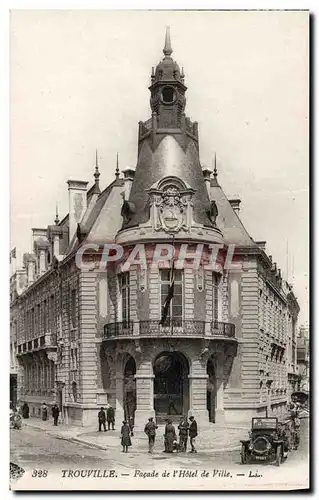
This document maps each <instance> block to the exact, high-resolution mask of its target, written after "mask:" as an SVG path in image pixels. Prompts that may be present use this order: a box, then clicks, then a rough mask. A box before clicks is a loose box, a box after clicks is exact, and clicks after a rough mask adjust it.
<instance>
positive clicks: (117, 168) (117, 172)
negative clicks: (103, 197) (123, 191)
mask: <svg viewBox="0 0 319 500" xmlns="http://www.w3.org/2000/svg"><path fill="white" fill-rule="evenodd" d="M119 176H120V169H119V154H118V153H116V170H115V177H116V178H117V179H118V178H119Z"/></svg>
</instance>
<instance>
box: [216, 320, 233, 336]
mask: <svg viewBox="0 0 319 500" xmlns="http://www.w3.org/2000/svg"><path fill="white" fill-rule="evenodd" d="M210 331H211V334H212V335H213V336H215V335H216V336H219V335H221V336H222V337H235V325H233V324H232V323H224V322H223V321H212V322H211V324H210Z"/></svg>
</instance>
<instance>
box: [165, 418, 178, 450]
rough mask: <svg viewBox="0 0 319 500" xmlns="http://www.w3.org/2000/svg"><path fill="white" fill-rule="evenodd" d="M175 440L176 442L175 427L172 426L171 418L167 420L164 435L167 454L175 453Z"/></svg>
mask: <svg viewBox="0 0 319 500" xmlns="http://www.w3.org/2000/svg"><path fill="white" fill-rule="evenodd" d="M175 440H176V431H175V427H174V425H173V424H172V420H171V419H170V418H169V419H168V420H167V424H166V426H165V433H164V442H165V450H164V451H165V453H173V450H174V441H175Z"/></svg>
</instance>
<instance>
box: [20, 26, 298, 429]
mask: <svg viewBox="0 0 319 500" xmlns="http://www.w3.org/2000/svg"><path fill="white" fill-rule="evenodd" d="M163 52H164V58H163V59H162V61H161V62H160V63H159V64H158V65H157V67H156V68H155V69H153V70H152V74H151V84H150V87H149V90H150V94H151V97H150V106H151V118H150V119H148V120H147V121H144V122H142V121H140V122H139V124H138V158H137V165H136V168H135V169H133V168H126V169H124V170H122V171H121V172H120V170H119V168H118V165H117V168H116V170H115V176H114V180H113V181H112V182H111V184H110V185H109V186H107V187H106V188H105V189H104V190H101V189H100V180H99V177H100V171H99V165H98V161H97V162H96V167H95V173H94V181H93V182H92V185H91V186H88V182H86V181H80V180H69V181H68V195H69V213H68V214H67V215H66V216H65V217H64V218H63V220H59V217H58V215H57V216H56V218H55V220H54V222H52V224H51V225H49V226H48V227H47V228H43V229H40V228H35V229H33V230H32V232H33V248H32V253H28V254H24V257H23V267H22V268H21V269H17V270H16V271H15V273H14V274H13V275H12V277H11V290H10V292H11V345H12V346H13V351H12V353H11V354H12V355H13V356H14V357H15V359H16V377H17V400H18V401H19V403H20V404H23V403H24V402H27V403H28V405H29V407H30V413H31V415H34V416H39V415H40V408H41V405H42V403H43V402H46V404H48V405H52V404H53V403H54V402H57V404H58V405H59V406H60V409H61V418H62V419H63V421H64V422H66V423H69V424H72V423H74V424H77V425H92V424H93V423H96V419H97V412H98V409H99V408H100V407H101V406H104V407H105V406H107V405H108V404H109V405H112V406H113V407H114V408H115V412H116V421H117V422H122V420H123V419H124V417H126V418H128V417H134V421H135V426H136V427H137V428H141V427H143V426H144V425H145V423H146V422H147V419H148V418H149V417H150V416H153V417H154V416H155V417H156V419H157V421H158V422H161V421H164V420H165V418H167V416H168V415H171V416H172V417H173V418H174V417H175V416H176V418H178V417H179V416H181V415H193V416H194V417H195V419H196V420H197V422H198V425H199V426H200V427H201V428H203V427H205V426H208V425H209V423H210V422H215V423H222V422H236V421H237V422H243V421H247V422H248V421H249V419H250V418H251V417H252V416H254V415H265V413H266V411H268V413H270V414H273V415H279V414H281V413H282V412H283V411H284V408H285V406H286V403H287V401H288V400H289V396H290V394H291V392H292V391H293V390H294V388H295V383H296V379H297V370H296V324H297V318H298V313H299V306H298V302H297V299H296V297H295V295H294V293H293V290H292V287H291V286H290V285H289V284H288V283H287V282H286V281H285V280H284V279H283V278H282V276H281V271H280V269H279V268H277V265H276V263H275V262H273V261H272V257H271V256H269V255H267V253H266V250H265V245H266V243H265V242H264V241H263V242H260V241H254V240H253V239H252V238H251V236H250V235H249V234H248V232H247V231H246V229H245V227H244V225H243V223H242V222H241V219H240V200H239V199H238V198H237V199H228V198H227V197H226V195H225V193H224V191H223V189H222V187H221V186H220V184H219V181H218V172H217V168H216V163H215V168H213V167H212V168H213V170H209V169H208V168H204V167H202V166H201V164H200V160H199V130H198V124H197V122H192V121H191V120H190V119H189V118H188V117H187V116H186V114H185V108H186V97H185V94H186V90H187V87H186V85H185V77H184V72H183V71H182V70H181V69H180V67H179V66H178V64H177V63H176V62H175V61H174V60H173V58H172V52H173V51H172V46H171V40H170V33H169V29H167V32H166V37H165V46H164V50H163ZM110 242H113V243H115V244H117V245H119V246H121V247H122V248H123V253H124V255H127V254H128V253H129V252H131V251H133V250H134V248H136V245H139V247H140V248H142V247H143V248H144V250H145V255H146V260H147V266H146V267H145V266H141V265H138V263H135V264H132V265H130V266H129V268H128V269H125V270H124V268H125V266H124V267H123V263H122V262H121V261H115V260H114V262H109V263H108V265H107V266H106V268H105V269H104V270H103V269H101V268H100V267H99V262H100V261H101V258H103V247H104V245H105V244H107V243H110ZM168 243H169V244H172V245H174V248H175V252H174V255H175V257H177V256H178V255H179V254H180V253H181V252H182V249H183V252H184V250H185V244H186V246H187V253H186V257H185V261H184V262H186V263H187V262H191V261H192V259H193V260H194V255H195V253H196V251H197V249H198V248H201V249H202V254H201V261H200V263H199V265H198V266H192V265H185V266H182V267H181V268H178V266H174V258H172V259H171V261H169V260H167V259H166V260H163V261H161V262H159V263H158V265H157V266H153V265H149V263H150V256H151V255H153V253H154V246H155V245H156V244H163V248H164V245H165V244H168ZM85 245H87V246H86V247H85V248H87V250H86V251H85V253H83V258H84V257H85V259H86V261H87V262H90V263H91V264H93V265H91V266H90V268H89V267H88V266H87V267H82V268H81V267H80V266H78V265H77V262H76V257H77V255H79V249H80V248H83V247H84V246H85ZM88 245H91V246H92V249H91V250H90V249H89V247H88ZM217 245H219V247H218V248H220V251H219V253H218V258H217V265H216V266H209V265H205V264H207V262H208V261H209V255H210V252H211V248H212V246H213V247H214V246H217ZM96 246H97V247H96ZM199 246H200V247H199ZM230 247H232V248H234V254H233V257H232V259H233V262H236V263H237V265H233V266H228V267H227V266H223V262H225V258H226V254H227V250H228V249H229V248H230ZM96 248H98V250H96ZM184 253H185V252H184ZM164 254H165V252H163V255H164ZM101 256H102V257H101ZM187 257H188V259H187ZM137 260H138V257H137ZM172 283H173V287H172ZM171 292H172V293H171ZM169 294H171V296H170V298H169V299H170V300H168V295H169ZM164 306H167V307H166V311H165V318H164V319H163V317H162V315H163V310H164V308H165V307H164Z"/></svg>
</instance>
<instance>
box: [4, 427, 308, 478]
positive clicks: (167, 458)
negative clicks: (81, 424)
mask: <svg viewBox="0 0 319 500" xmlns="http://www.w3.org/2000/svg"><path fill="white" fill-rule="evenodd" d="M301 422H302V428H301V444H300V449H299V450H297V451H293V452H291V453H290V455H289V457H288V460H287V462H285V463H283V464H282V467H286V466H287V465H288V464H290V465H292V464H300V463H301V462H302V463H306V462H307V459H308V443H309V435H308V429H309V421H308V419H303V420H302V421H301ZM132 441H133V446H132V447H131V448H130V450H129V453H127V454H123V453H122V452H121V449H122V447H121V445H120V439H119V440H118V446H114V445H113V446H110V448H109V449H107V450H100V449H96V448H93V447H91V446H88V445H85V444H81V443H76V442H72V441H67V440H64V439H59V438H56V437H53V436H50V435H49V434H48V433H46V432H45V431H42V430H36V429H34V428H32V427H29V426H27V425H25V426H23V427H22V429H21V430H20V431H17V430H12V431H11V458H10V460H11V462H13V463H15V464H18V465H19V466H20V467H24V468H34V469H37V468H42V469H43V468H46V469H50V468H51V469H66V468H67V469H69V468H72V467H73V468H74V467H75V466H76V467H77V468H82V469H83V468H86V467H91V468H92V467H96V468H103V469H105V468H106V469H107V468H112V469H117V468H125V469H127V468H129V469H131V468H132V469H135V468H143V467H144V468H149V467H155V466H158V465H160V464H161V465H164V463H165V464H166V463H167V464H169V465H168V467H169V468H180V467H182V468H183V467H187V468H198V467H201V468H208V469H213V468H214V467H219V468H220V467H226V466H227V467H230V466H235V465H236V466H238V465H239V463H240V462H239V451H232V452H230V451H225V452H214V453H209V452H207V451H202V452H201V451H200V449H199V450H198V453H197V454H190V453H186V454H182V453H174V454H172V455H167V454H164V453H162V452H161V446H160V444H161V438H160V436H159V437H158V446H157V447H156V451H155V453H154V454H153V455H151V456H150V455H149V454H148V453H147V452H145V450H142V451H141V450H139V449H136V448H134V438H133V440H132ZM238 444H239V443H238Z"/></svg>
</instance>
